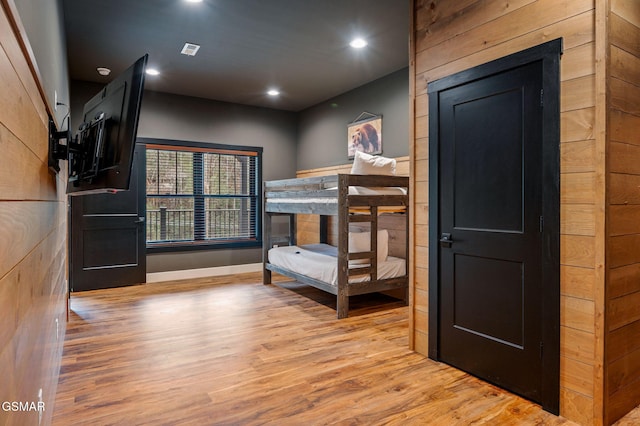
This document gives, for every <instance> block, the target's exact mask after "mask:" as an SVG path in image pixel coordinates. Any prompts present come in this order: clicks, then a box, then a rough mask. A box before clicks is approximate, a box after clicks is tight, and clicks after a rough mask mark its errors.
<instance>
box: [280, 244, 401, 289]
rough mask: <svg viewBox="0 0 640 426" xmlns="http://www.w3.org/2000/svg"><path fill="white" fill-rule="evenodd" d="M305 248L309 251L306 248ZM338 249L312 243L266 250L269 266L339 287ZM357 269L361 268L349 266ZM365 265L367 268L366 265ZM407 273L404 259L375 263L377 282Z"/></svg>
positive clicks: (365, 277)
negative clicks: (336, 254)
mask: <svg viewBox="0 0 640 426" xmlns="http://www.w3.org/2000/svg"><path fill="white" fill-rule="evenodd" d="M305 247H307V248H309V249H305ZM335 253H337V250H336V248H335V247H333V246H329V245H327V244H311V245H309V246H301V247H299V246H284V247H274V248H272V249H270V250H269V263H271V264H273V265H276V266H279V267H281V268H285V269H288V270H290V271H293V272H297V273H299V274H301V275H305V276H308V277H311V278H315V279H317V280H320V281H323V282H326V283H329V284H331V285H337V284H338V259H337V257H336V256H335ZM351 266H352V267H358V266H361V265H353V264H352V265H351ZM365 266H366V265H365ZM405 273H406V269H405V260H404V259H402V258H399V257H393V256H388V257H387V260H386V262H382V263H379V264H378V279H385V278H394V277H402V276H404V275H405ZM369 278H370V277H369V275H356V276H351V277H350V278H349V282H351V283H356V282H364V281H369Z"/></svg>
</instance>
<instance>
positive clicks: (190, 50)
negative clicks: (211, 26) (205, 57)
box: [180, 43, 200, 56]
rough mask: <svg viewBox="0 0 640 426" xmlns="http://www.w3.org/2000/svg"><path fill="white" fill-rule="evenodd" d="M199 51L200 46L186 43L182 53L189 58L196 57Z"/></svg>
mask: <svg viewBox="0 0 640 426" xmlns="http://www.w3.org/2000/svg"><path fill="white" fill-rule="evenodd" d="M199 49H200V46H198V45H197V44H193V43H185V44H184V47H183V48H182V50H181V51H180V53H182V54H183V55H187V56H196V53H198V50H199Z"/></svg>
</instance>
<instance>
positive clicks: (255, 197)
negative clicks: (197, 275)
mask: <svg viewBox="0 0 640 426" xmlns="http://www.w3.org/2000/svg"><path fill="white" fill-rule="evenodd" d="M146 154H147V160H146V162H147V164H146V188H147V245H148V246H158V245H164V246H166V245H185V244H220V243H229V242H240V241H251V240H257V239H258V232H259V229H258V228H259V217H258V216H259V208H258V207H259V176H260V171H259V170H258V168H259V164H260V161H259V159H260V154H261V153H260V152H258V151H251V150H244V149H243V150H235V149H228V148H203V147H190V146H171V145H149V144H148V145H147V152H146Z"/></svg>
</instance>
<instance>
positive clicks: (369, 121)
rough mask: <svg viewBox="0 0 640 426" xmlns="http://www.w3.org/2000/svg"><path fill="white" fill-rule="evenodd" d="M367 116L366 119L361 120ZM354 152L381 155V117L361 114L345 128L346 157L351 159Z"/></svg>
mask: <svg viewBox="0 0 640 426" xmlns="http://www.w3.org/2000/svg"><path fill="white" fill-rule="evenodd" d="M365 114H368V115H369V116H368V117H365V118H362V117H363V115H365ZM356 151H362V152H366V153H367V154H372V155H377V154H382V116H381V115H374V114H370V113H365V112H363V113H362V114H360V116H359V117H358V118H357V119H356V120H355V121H353V122H351V123H349V125H348V126H347V156H348V157H349V159H353V157H354V155H355V153H356Z"/></svg>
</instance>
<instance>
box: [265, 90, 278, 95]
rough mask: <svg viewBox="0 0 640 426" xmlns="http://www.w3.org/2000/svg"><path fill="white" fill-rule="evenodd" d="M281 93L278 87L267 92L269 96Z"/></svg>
mask: <svg viewBox="0 0 640 426" xmlns="http://www.w3.org/2000/svg"><path fill="white" fill-rule="evenodd" d="M279 94H280V92H279V91H278V90H276V89H271V90H269V91H268V92H267V95H269V96H278V95H279Z"/></svg>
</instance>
